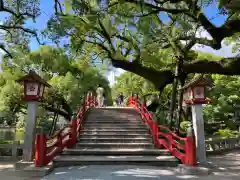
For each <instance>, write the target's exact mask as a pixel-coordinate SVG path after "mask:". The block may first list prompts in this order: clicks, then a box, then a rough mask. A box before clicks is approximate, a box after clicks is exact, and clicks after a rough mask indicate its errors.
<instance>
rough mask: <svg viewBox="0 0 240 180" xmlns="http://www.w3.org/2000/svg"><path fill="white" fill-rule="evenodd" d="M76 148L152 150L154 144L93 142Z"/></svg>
mask: <svg viewBox="0 0 240 180" xmlns="http://www.w3.org/2000/svg"><path fill="white" fill-rule="evenodd" d="M75 147H76V148H88V149H93V148H154V144H153V143H152V142H147V143H115V142H114V143H99V142H94V143H89V142H87V143H83V142H78V143H77V144H76V145H75Z"/></svg>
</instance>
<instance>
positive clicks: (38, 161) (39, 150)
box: [34, 128, 47, 167]
mask: <svg viewBox="0 0 240 180" xmlns="http://www.w3.org/2000/svg"><path fill="white" fill-rule="evenodd" d="M46 147H47V145H46V135H45V134H44V131H43V128H39V131H38V134H37V137H36V150H35V162H34V163H35V167H43V166H44V165H45V159H46Z"/></svg>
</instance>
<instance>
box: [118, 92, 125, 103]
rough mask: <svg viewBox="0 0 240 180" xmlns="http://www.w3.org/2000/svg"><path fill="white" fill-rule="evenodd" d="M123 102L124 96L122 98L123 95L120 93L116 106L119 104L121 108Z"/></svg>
mask: <svg viewBox="0 0 240 180" xmlns="http://www.w3.org/2000/svg"><path fill="white" fill-rule="evenodd" d="M123 101H124V96H123V94H122V93H121V94H119V96H118V104H119V105H120V106H123Z"/></svg>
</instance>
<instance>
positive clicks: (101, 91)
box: [96, 84, 104, 107]
mask: <svg viewBox="0 0 240 180" xmlns="http://www.w3.org/2000/svg"><path fill="white" fill-rule="evenodd" d="M96 93H97V103H98V107H103V103H104V97H103V94H104V89H103V88H102V87H101V85H100V84H99V85H98V88H97V90H96Z"/></svg>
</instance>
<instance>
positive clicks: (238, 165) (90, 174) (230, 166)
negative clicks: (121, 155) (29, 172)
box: [0, 151, 240, 180]
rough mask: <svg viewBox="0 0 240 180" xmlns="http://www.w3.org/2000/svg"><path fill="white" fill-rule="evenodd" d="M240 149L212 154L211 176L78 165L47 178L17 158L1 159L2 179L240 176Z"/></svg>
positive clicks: (214, 179) (235, 179)
mask: <svg viewBox="0 0 240 180" xmlns="http://www.w3.org/2000/svg"><path fill="white" fill-rule="evenodd" d="M239 152H240V151H235V152H231V153H228V154H225V155H218V156H211V157H210V158H209V159H208V160H209V162H210V163H211V164H212V165H213V167H214V168H213V171H214V172H213V174H212V175H209V176H193V175H181V174H178V173H176V171H175V170H174V168H163V167H152V166H120V165H119V166H118V165H116V166H112V165H111V166H106V165H104V166H101V165H91V166H76V167H74V166H73V167H63V168H56V169H55V170H54V171H53V172H52V173H51V174H49V175H48V176H45V177H43V178H30V177H24V176H22V175H21V172H16V171H14V169H13V164H14V162H9V163H6V162H5V163H3V162H0V179H8V180H30V179H31V180H40V179H41V180H141V179H142V180H143V179H144V180H180V179H192V180H194V179H196V180H197V179H199V180H200V179H201V180H239V179H240V153H239Z"/></svg>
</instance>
